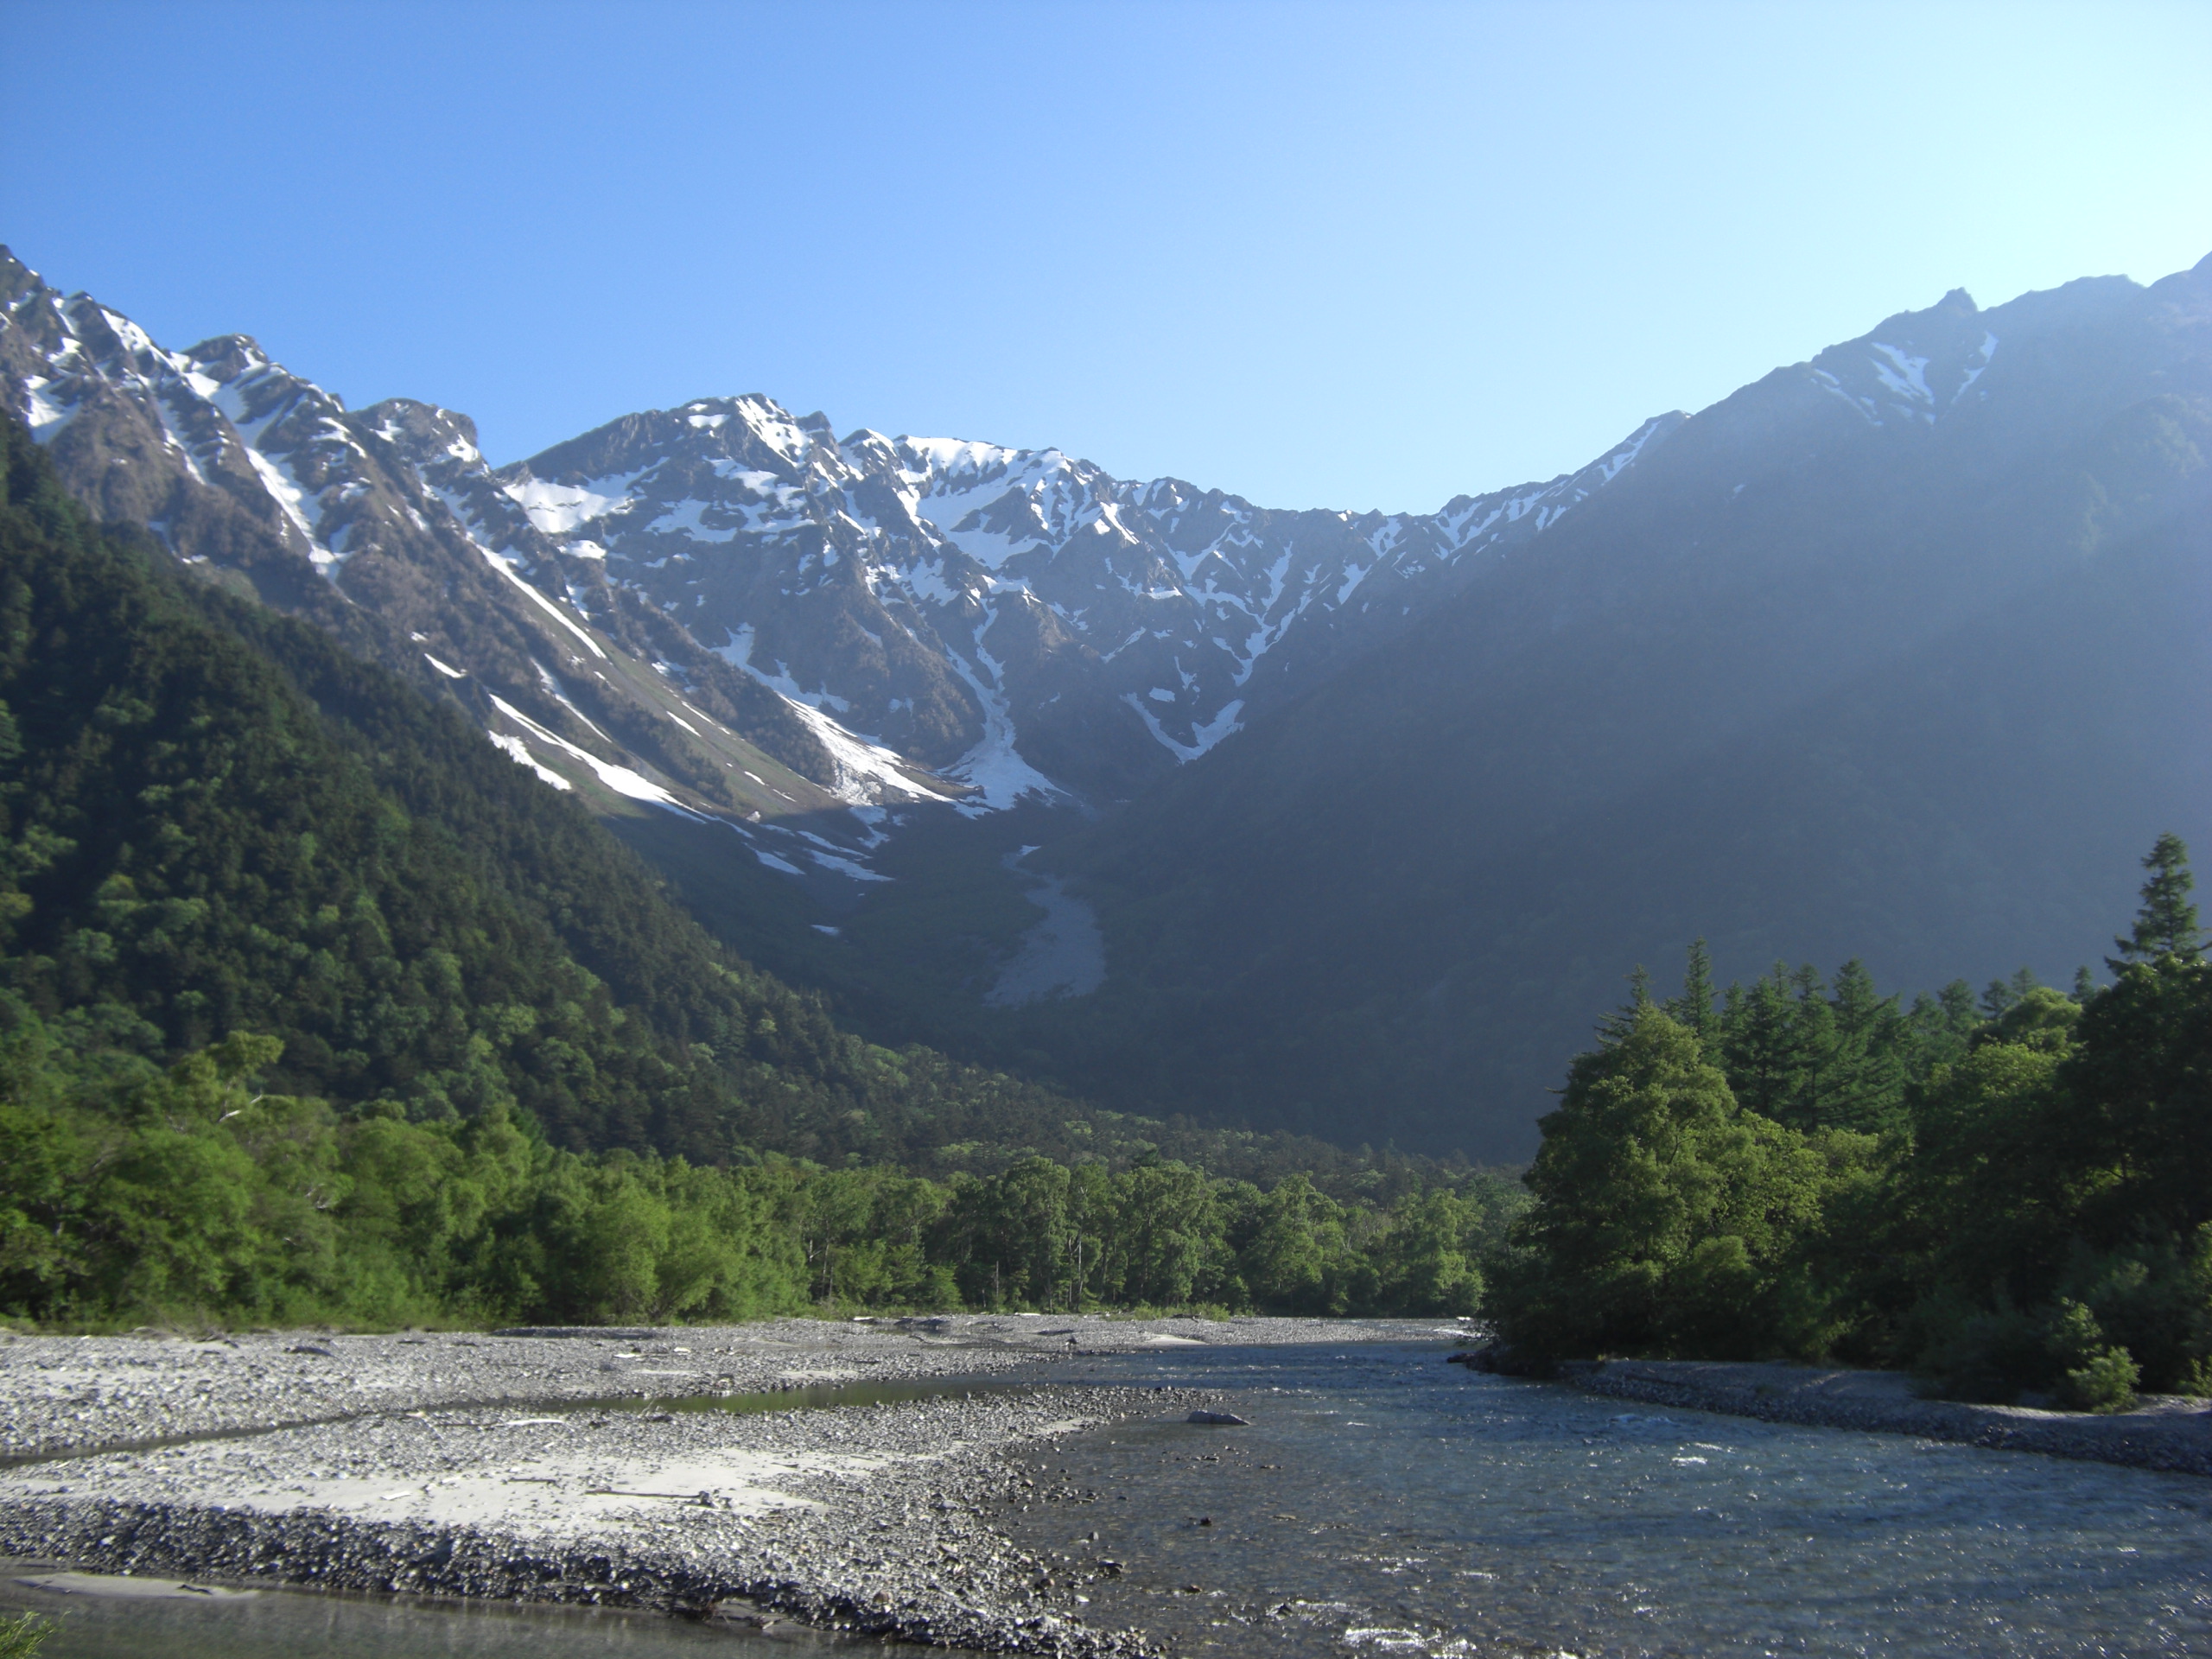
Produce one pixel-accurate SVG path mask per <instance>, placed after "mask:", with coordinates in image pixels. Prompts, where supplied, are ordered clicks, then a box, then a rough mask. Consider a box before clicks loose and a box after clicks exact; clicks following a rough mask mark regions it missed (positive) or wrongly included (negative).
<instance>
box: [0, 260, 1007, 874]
mask: <svg viewBox="0 0 2212 1659" xmlns="http://www.w3.org/2000/svg"><path fill="white" fill-rule="evenodd" d="M0 307H4V308H3V309H0V394H3V395H4V397H5V401H6V404H7V406H8V407H9V409H10V412H12V413H14V414H16V416H18V417H19V418H21V419H22V420H24V421H25V422H26V423H28V424H29V427H30V429H31V430H32V432H33V433H34V435H35V436H36V437H37V438H38V439H39V440H40V442H41V443H43V444H44V445H45V447H46V448H48V452H49V453H50V454H52V455H53V456H54V461H55V462H56V463H57V466H58V467H59V469H60V473H61V474H62V476H63V477H64V479H65V480H67V482H68V483H69V485H70V486H71V487H72V489H73V490H74V491H75V492H76V493H78V494H79V497H80V498H82V499H85V500H86V502H87V503H88V504H89V505H92V507H93V508H94V510H95V511H96V512H99V515H100V516H101V517H102V518H105V519H106V520H108V521H110V522H117V523H132V524H143V525H145V526H147V527H148V528H149V529H150V530H151V531H153V532H154V533H155V534H156V536H158V537H160V538H161V539H162V542H163V543H165V544H166V545H167V546H168V549H169V550H170V551H171V552H172V553H174V554H175V556H177V557H178V558H179V559H181V561H183V562H184V563H186V564H188V565H189V566H194V567H200V568H202V569H206V570H207V572H208V574H209V575H211V576H213V577H214V578H215V579H218V580H221V581H226V582H244V583H245V584H246V585H247V586H249V587H250V588H251V590H252V591H254V592H256V593H257V594H259V595H260V596H261V597H262V598H263V599H264V600H266V601H269V602H270V603H271V604H274V605H276V606H277V607H280V608H283V609H286V610H289V611H293V612H296V613H301V614H304V615H307V616H308V617H311V618H312V619H314V620H316V621H318V622H321V623H322V624H323V625H325V626H329V627H331V628H333V629H334V631H336V632H340V634H341V635H343V636H345V637H346V639H348V641H349V643H351V644H353V645H354V646H355V647H356V648H357V649H360V650H363V651H365V652H366V653H367V654H370V655H372V656H374V657H378V658H381V659H383V660H384V661H385V663H386V664H387V665H388V666H391V667H394V668H396V669H398V670H400V671H403V672H406V673H408V674H410V675H411V676H412V677H415V678H416V680H417V682H418V683H423V684H424V685H425V686H427V687H430V688H433V689H435V690H440V691H442V692H443V693H445V694H447V695H449V696H454V697H456V698H458V699H459V700H460V701H461V702H463V703H464V704H465V705H466V706H467V707H468V708H469V709H470V710H471V711H472V713H473V714H474V715H475V716H476V717H477V718H478V719H479V720H480V721H481V722H482V723H483V724H484V725H485V727H486V728H487V730H488V731H489V732H490V733H491V734H492V735H493V739H494V741H498V742H499V743H500V744H501V745H502V747H505V748H506V749H507V750H508V751H509V753H512V754H513V755H515V756H516V758H517V759H518V760H524V761H526V762H527V763H528V764H530V765H531V766H534V767H536V768H537V771H538V772H539V774H540V775H541V776H542V777H543V779H545V781H546V782H547V783H548V784H549V785H553V786H555V787H557V788H572V787H582V788H583V789H585V790H586V791H588V792H589V793H592V794H594V796H595V797H597V798H601V799H602V800H604V799H606V798H607V796H609V795H611V796H613V797H620V798H628V799H631V800H636V801H645V802H652V803H657V804H662V805H668V806H678V807H683V808H686V809H688V810H704V811H709V812H714V813H717V814H720V815H722V816H726V817H729V818H731V819H733V820H734V821H737V822H740V823H760V822H762V821H766V820H773V819H776V818H779V817H788V816H791V815H793V814H797V813H809V814H815V815H825V814H826V815H827V821H828V822H829V823H832V824H835V823H836V818H837V816H838V814H839V813H840V812H841V811H842V809H843V808H845V807H848V806H855V807H860V808H862V809H864V810H872V809H874V808H875V807H877V806H879V805H880V804H884V803H887V802H890V803H901V802H912V801H919V800H929V799H946V798H957V797H959V796H961V795H963V793H965V792H966V791H963V790H961V789H959V788H958V787H957V786H952V785H945V784H943V783H941V782H939V781H938V780H937V779H933V778H931V776H930V775H929V774H928V773H927V772H926V771H925V770H924V769H923V768H920V767H918V766H909V765H906V764H905V763H903V762H902V761H901V760H899V757H897V756H895V755H891V754H888V753H883V752H881V751H880V750H876V749H874V748H872V747H870V746H868V745H866V744H864V743H861V742H859V741H856V740H855V739H853V738H851V737H850V735H849V734H846V733H844V732H842V730H841V729H839V728H836V727H834V726H833V725H830V724H829V722H826V721H822V720H821V719H820V717H819V716H818V715H816V713H815V712H814V710H813V709H810V708H807V707H804V706H802V705H795V704H793V703H791V702H788V701H787V700H785V699H784V698H782V697H779V696H777V695H776V694H775V693H774V692H772V691H771V690H768V689H766V687H764V686H762V685H761V684H760V683H759V682H758V681H757V680H756V679H754V678H753V677H751V676H749V675H747V674H745V673H742V672H741V671H738V670H737V669H735V668H733V667H732V666H730V665H729V664H728V663H726V662H725V661H723V660H722V659H721V658H718V657H716V656H715V655H714V654H713V653H711V652H707V651H705V650H703V649H702V647H701V646H700V645H698V643H697V642H696V640H695V639H693V637H692V635H691V634H690V632H689V631H687V630H686V629H684V628H683V627H682V626H680V625H677V624H674V623H671V621H670V620H668V619H666V618H665V617H664V616H663V615H662V614H661V613H659V612H658V611H657V610H655V609H653V608H652V607H651V606H650V605H648V604H645V603H644V602H642V601H641V600H640V598H639V596H638V595H637V594H634V593H633V592H632V590H631V589H628V588H624V587H622V586H620V585H619V584H616V583H610V582H607V581H605V580H603V578H602V577H601V567H600V566H598V565H595V564H594V563H591V562H590V561H588V560H580V559H571V558H566V557H564V556H562V555H561V553H560V552H559V551H558V550H557V548H556V545H555V543H552V542H550V540H548V539H547V538H546V537H543V535H541V534H540V533H539V532H538V531H537V529H536V528H535V526H534V525H533V524H531V519H530V518H529V516H528V514H527V513H525V512H524V511H523V509H522V508H521V507H520V506H519V505H517V504H516V503H515V502H514V501H513V499H512V498H511V497H510V496H509V494H508V493H506V491H505V488H504V487H503V486H501V484H500V483H499V481H498V480H495V479H494V478H493V474H492V473H491V471H490V469H489V467H487V466H486V463H485V461H484V458H483V456H482V455H481V454H480V453H479V451H478V449H477V448H476V442H475V431H474V427H473V426H472V424H471V423H470V422H469V421H468V420H467V417H466V416H461V415H456V414H454V413H452V412H451V411H448V410H441V409H436V408H434V407H432V406H430V405H428V404H417V403H413V402H410V401H408V400H404V399H395V400H392V401H389V402H386V403H383V404H377V405H375V406H374V407H372V408H370V409H366V410H359V411H349V410H347V409H346V406H345V404H343V402H342V401H341V400H340V399H339V398H338V397H335V396H334V395H332V394H331V393H329V392H327V391H324V390H323V389H322V388H321V387H319V386H317V385H315V384H314V383H313V382H311V381H308V380H306V379H304V378H301V377H300V376H297V375H295V374H293V373H291V372H289V371H288V370H286V369H285V368H283V366H282V365H278V364H276V363H274V362H272V361H270V359H269V358H268V356H267V355H266V354H265V353H264V352H263V351H262V350H261V348H260V347H259V346H257V345H256V344H255V342H254V341H253V340H251V339H248V338H246V337H245V336H243V335H228V336H224V337H221V338H219V339H215V340H207V341H204V342H202V343H200V345H197V346H192V347H191V348H189V349H188V350H185V351H171V350H167V349H165V348H163V347H162V346H159V345H158V344H156V342H155V341H154V340H151V339H150V338H149V337H148V335H147V334H146V333H145V332H144V330H143V329H141V328H140V327H137V325H136V324H135V323H133V322H131V321H130V320H129V319H128V318H127V317H125V316H124V315H121V314H119V313H118V312H116V311H113V310H111V309H109V308H106V307H105V306H102V305H100V304H99V302H97V301H94V300H92V299H91V298H90V297H88V296H84V295H81V294H80V295H74V296H64V295H62V294H61V293H60V292H59V291H57V290H56V289H53V288H50V287H48V285H46V284H45V283H41V281H40V280H39V279H38V277H36V275H35V273H33V272H31V271H29V270H27V269H26V268H25V267H23V266H22V264H18V263H17V262H16V261H15V260H14V259H13V258H12V257H9V256H7V255H6V254H5V253H4V251H0ZM610 804H612V803H610ZM848 833H849V836H850V837H855V838H858V839H860V840H863V841H864V840H866V839H867V838H868V835H869V834H870V833H871V832H870V830H869V829H867V828H865V827H864V826H861V825H858V824H856V825H854V826H852V828H851V829H850V830H849V832H848Z"/></svg>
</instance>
